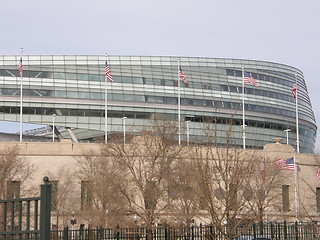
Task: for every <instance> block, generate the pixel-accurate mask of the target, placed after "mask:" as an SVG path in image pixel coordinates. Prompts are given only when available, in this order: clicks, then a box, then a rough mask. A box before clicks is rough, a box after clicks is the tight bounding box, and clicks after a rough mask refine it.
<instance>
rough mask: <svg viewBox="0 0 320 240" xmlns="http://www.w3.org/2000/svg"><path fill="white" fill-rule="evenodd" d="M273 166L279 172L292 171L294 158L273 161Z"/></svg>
mask: <svg viewBox="0 0 320 240" xmlns="http://www.w3.org/2000/svg"><path fill="white" fill-rule="evenodd" d="M275 164H276V167H277V168H278V169H279V170H289V171H294V157H292V158H288V159H284V158H279V159H277V160H276V161H275Z"/></svg>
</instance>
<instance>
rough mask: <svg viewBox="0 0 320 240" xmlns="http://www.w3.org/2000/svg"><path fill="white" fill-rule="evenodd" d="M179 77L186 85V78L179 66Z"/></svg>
mask: <svg viewBox="0 0 320 240" xmlns="http://www.w3.org/2000/svg"><path fill="white" fill-rule="evenodd" d="M179 77H181V78H182V80H183V81H184V83H188V81H187V77H186V75H185V74H184V72H183V71H182V69H181V66H179Z"/></svg>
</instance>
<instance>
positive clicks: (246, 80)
mask: <svg viewBox="0 0 320 240" xmlns="http://www.w3.org/2000/svg"><path fill="white" fill-rule="evenodd" d="M243 83H249V84H252V85H254V86H255V87H258V84H257V81H256V80H255V79H254V78H253V77H252V74H251V73H247V72H244V73H243Z"/></svg>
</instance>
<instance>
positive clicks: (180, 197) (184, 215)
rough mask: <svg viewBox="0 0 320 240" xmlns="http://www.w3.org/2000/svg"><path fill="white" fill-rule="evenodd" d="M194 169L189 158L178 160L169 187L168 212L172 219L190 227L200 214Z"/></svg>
mask: <svg viewBox="0 0 320 240" xmlns="http://www.w3.org/2000/svg"><path fill="white" fill-rule="evenodd" d="M193 171H194V169H193V167H192V163H191V162H190V161H189V160H187V159H183V160H182V161H177V162H176V164H175V166H174V167H173V171H172V176H171V180H170V182H169V183H170V184H169V188H168V197H169V198H170V199H171V201H169V203H170V205H169V209H168V212H169V214H170V215H172V220H174V222H177V223H180V224H183V225H185V226H188V227H189V226H191V225H192V223H193V222H194V218H195V217H196V216H198V215H199V202H198V200H197V197H196V193H195V191H194V189H193V188H192V186H193V185H192V184H193V183H192V182H193V181H195V180H194V179H193V177H192V176H193Z"/></svg>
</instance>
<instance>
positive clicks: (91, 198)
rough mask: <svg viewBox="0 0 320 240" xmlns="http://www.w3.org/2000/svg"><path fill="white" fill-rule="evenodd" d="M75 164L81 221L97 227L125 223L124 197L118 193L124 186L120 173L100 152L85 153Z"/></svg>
mask: <svg viewBox="0 0 320 240" xmlns="http://www.w3.org/2000/svg"><path fill="white" fill-rule="evenodd" d="M77 162H78V169H77V175H78V176H79V178H80V180H81V182H82V189H81V196H82V198H85V199H81V213H82V214H80V215H81V217H82V218H84V219H86V220H87V221H89V222H90V223H91V224H93V223H94V224H96V225H97V226H101V227H105V226H115V225H120V224H121V223H122V224H123V223H125V219H124V218H123V216H124V215H125V213H126V209H125V204H124V197H123V196H122V195H121V194H120V191H119V187H121V185H122V184H124V183H123V181H122V178H121V177H122V172H121V169H119V168H117V166H116V165H115V162H114V161H113V159H112V158H108V157H106V156H105V155H104V154H102V153H101V152H98V153H96V152H93V151H89V152H87V153H85V154H84V157H81V158H78V159H77ZM111 224H112V225H111Z"/></svg>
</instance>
